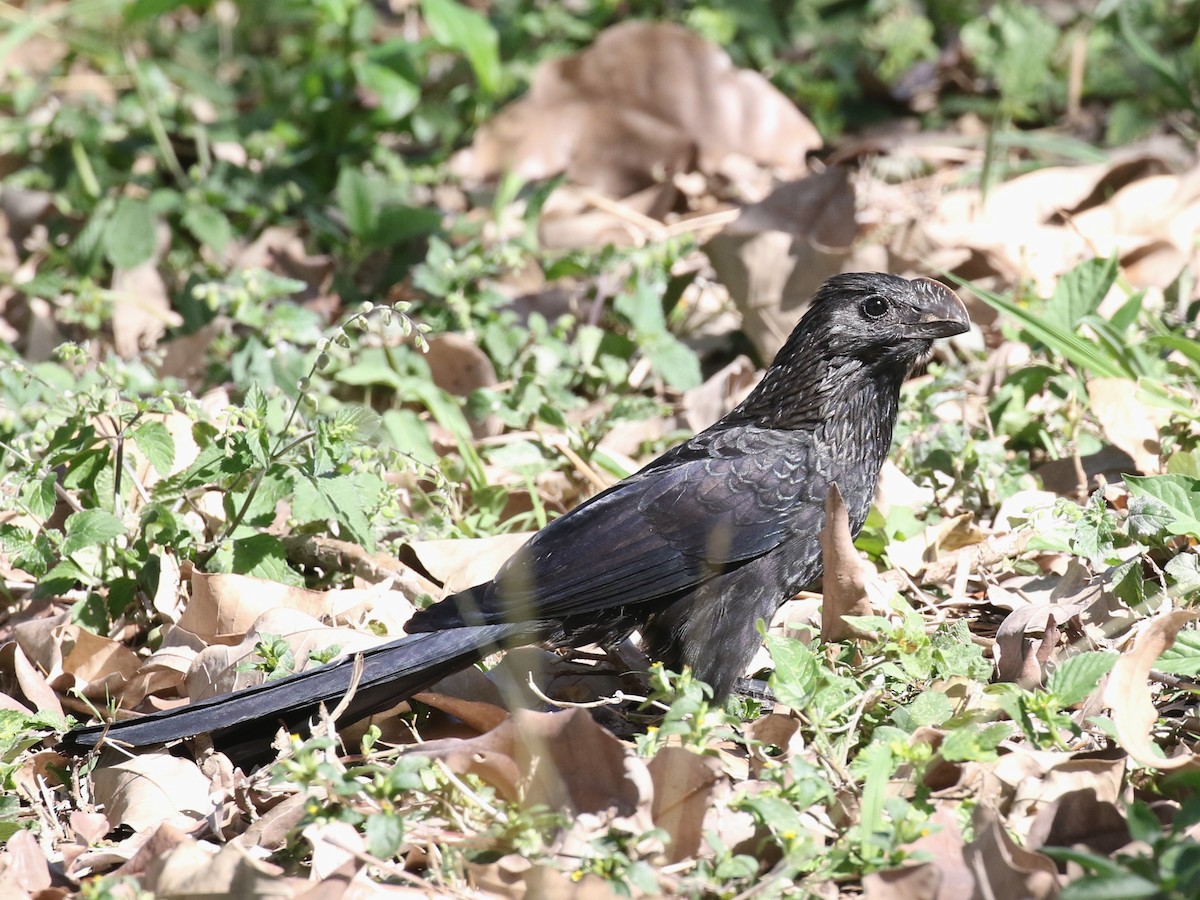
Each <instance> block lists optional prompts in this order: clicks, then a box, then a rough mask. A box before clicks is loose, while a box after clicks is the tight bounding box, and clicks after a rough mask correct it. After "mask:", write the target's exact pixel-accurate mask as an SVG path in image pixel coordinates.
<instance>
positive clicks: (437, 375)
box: [425, 332, 504, 438]
mask: <svg viewBox="0 0 1200 900" xmlns="http://www.w3.org/2000/svg"><path fill="white" fill-rule="evenodd" d="M425 361H426V362H427V363H428V364H429V374H430V377H432V378H433V383H434V384H436V385H437V386H438V387H440V388H441V389H442V390H444V391H446V392H448V393H450V394H453V395H454V396H455V397H465V396H467V395H468V394H469V393H471V392H472V391H475V390H479V389H480V388H489V387H493V386H494V385H495V384H496V381H497V379H496V369H495V367H494V366H493V365H492V361H491V359H490V358H489V357H488V355H487V354H486V353H484V352H483V351H482V350H480V349H479V347H478V346H476V344H475V342H474V341H472V340H471V339H470V338H468V337H466V336H464V335H461V334H456V333H454V332H447V333H445V334H439V335H437V336H436V337H433V338H430V339H429V349H428V350H427V351H426V353H425ZM470 424H471V433H472V434H474V435H475V437H477V438H481V437H487V436H489V435H494V434H499V433H500V432H501V431H503V430H504V422H503V421H502V420H501V419H500V417H499V416H487V417H485V418H484V419H482V420H474V419H472V420H471V423H470Z"/></svg>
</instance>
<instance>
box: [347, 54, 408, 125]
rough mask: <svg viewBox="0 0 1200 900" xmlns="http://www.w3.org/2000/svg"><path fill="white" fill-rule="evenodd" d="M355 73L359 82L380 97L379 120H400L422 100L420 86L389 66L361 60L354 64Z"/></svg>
mask: <svg viewBox="0 0 1200 900" xmlns="http://www.w3.org/2000/svg"><path fill="white" fill-rule="evenodd" d="M354 74H355V76H356V77H357V78H358V83H359V84H361V85H362V86H363V87H364V88H366V89H367V90H369V91H371V92H372V93H373V94H375V96H376V97H377V98H378V100H379V106H378V107H377V108H376V109H375V117H376V119H377V120H381V121H385V122H398V121H400V120H401V119H403V118H404V117H405V116H407V115H408V114H409V113H410V112H412V111H413V110H414V109H416V108H417V103H419V102H420V100H421V88H420V86H418V85H416V84H413V83H412V82H411V81H409V80H408V79H407V78H405V77H404V76H403V75H401V74H400V73H399V72H397V71H396V70H395V69H392V68H389V67H388V66H384V65H380V64H379V63H376V62H371V61H369V60H361V61H359V62H358V63H357V64H356V65H355V66H354Z"/></svg>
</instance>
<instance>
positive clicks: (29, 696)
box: [0, 641, 63, 716]
mask: <svg viewBox="0 0 1200 900" xmlns="http://www.w3.org/2000/svg"><path fill="white" fill-rule="evenodd" d="M0 670H3V671H5V672H11V673H12V674H14V675H16V677H17V686H18V687H19V688H20V689H21V696H23V697H24V698H25V699H26V700H27V701H28V703H29V709H26V708H25V707H24V706H22V705H21V704H20V702H18V700H17V699H16V698H15V697H10V696H8V695H7V694H2V695H0V701H2V702H3V704H4V708H6V709H14V710H17V711H19V712H29V711H30V710H31V709H36V710H39V711H41V712H48V713H53V714H54V715H57V716H62V714H63V710H62V704H60V703H59V702H58V695H57V694H56V693H55V692H54V689H53V688H52V687H50V684H49V683H48V682H47V680H46V676H45V675H43V674H42V673H41V672H39V671H38V670H37V669H36V668H35V667H34V666H33V665H32V664H31V663H30V662H29V658H28V657H27V656H26V655H25V652H24V651H23V650H22V649H21V646H20V644H18V643H17V642H16V641H9V642H8V643H7V644H5V645H4V646H3V647H0Z"/></svg>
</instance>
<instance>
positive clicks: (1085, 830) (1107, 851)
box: [1026, 787, 1129, 856]
mask: <svg viewBox="0 0 1200 900" xmlns="http://www.w3.org/2000/svg"><path fill="white" fill-rule="evenodd" d="M1128 843H1129V826H1128V824H1127V823H1126V821H1125V813H1124V811H1123V809H1122V808H1121V807H1120V806H1118V805H1117V804H1116V803H1113V802H1112V801H1111V800H1101V799H1099V798H1098V797H1097V796H1096V791H1095V789H1094V788H1090V787H1084V788H1080V789H1079V790H1075V791H1068V792H1067V793H1065V794H1061V795H1060V796H1058V797H1055V798H1054V800H1053V801H1051V802H1050V804H1049V805H1047V806H1045V807H1044V808H1042V810H1041V811H1040V812H1039V813H1038V814H1037V817H1036V818H1035V819H1034V820H1033V824H1032V825H1031V826H1030V829H1029V834H1028V836H1027V839H1026V846H1028V847H1029V848H1030V849H1034V850H1036V849H1038V848H1039V847H1084V848H1086V849H1088V850H1090V851H1091V852H1092V853H1099V854H1100V855H1101V856H1111V855H1112V854H1113V853H1115V852H1116V851H1117V850H1120V849H1121V848H1122V847H1124V846H1125V845H1126V844H1128Z"/></svg>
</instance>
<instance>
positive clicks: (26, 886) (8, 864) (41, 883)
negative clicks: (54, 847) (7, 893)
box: [0, 828, 51, 896]
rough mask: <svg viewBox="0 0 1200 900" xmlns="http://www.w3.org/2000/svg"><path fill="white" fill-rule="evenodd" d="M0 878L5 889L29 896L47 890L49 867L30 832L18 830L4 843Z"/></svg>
mask: <svg viewBox="0 0 1200 900" xmlns="http://www.w3.org/2000/svg"><path fill="white" fill-rule="evenodd" d="M0 878H2V879H3V883H4V885H5V886H6V887H9V888H10V889H12V888H15V889H16V891H18V892H19V891H25V892H26V894H27V895H29V896H31V895H33V894H36V893H38V892H40V891H45V890H49V888H50V884H51V882H50V867H49V866H48V865H47V864H46V854H45V853H44V852H42V848H41V847H40V846H38V840H37V838H36V837H35V836H34V834H33V832H32V831H27V830H26V829H24V828H18V829H17V830H16V832H15V833H14V834H13V835H12V837H10V838H9V839H8V841H7V842H6V843H5V845H4V851H3V852H2V853H0ZM18 896H20V895H19V894H18Z"/></svg>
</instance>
